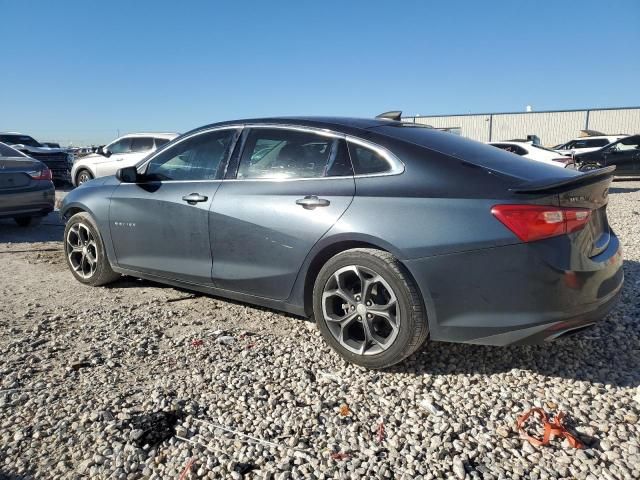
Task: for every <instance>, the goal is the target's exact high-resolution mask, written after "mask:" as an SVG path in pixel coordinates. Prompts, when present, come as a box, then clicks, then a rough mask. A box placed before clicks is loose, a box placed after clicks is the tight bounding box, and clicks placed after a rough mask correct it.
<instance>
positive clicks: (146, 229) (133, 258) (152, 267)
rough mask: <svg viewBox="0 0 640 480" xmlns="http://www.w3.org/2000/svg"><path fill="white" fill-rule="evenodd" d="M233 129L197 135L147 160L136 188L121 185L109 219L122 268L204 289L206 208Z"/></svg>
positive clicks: (217, 183)
mask: <svg viewBox="0 0 640 480" xmlns="http://www.w3.org/2000/svg"><path fill="white" fill-rule="evenodd" d="M239 132H240V129H238V128H223V129H215V130H210V131H203V132H198V133H196V134H194V135H191V136H188V137H185V138H184V139H182V140H180V141H178V142H177V143H176V144H174V145H173V146H171V147H169V148H167V149H165V150H164V151H161V152H159V153H158V154H157V155H155V156H153V157H151V158H150V159H149V161H148V162H147V163H146V164H145V165H143V166H141V167H140V169H139V170H142V171H144V173H143V174H142V178H141V180H140V181H139V182H138V183H121V184H120V185H119V186H118V187H117V188H116V190H115V191H114V193H113V195H112V197H111V204H110V208H109V220H110V231H111V238H112V241H113V245H114V249H115V253H116V259H117V263H118V265H119V266H120V267H122V268H127V269H130V270H134V271H136V272H142V273H147V274H151V275H157V276H161V277H165V278H170V279H175V280H180V281H185V282H191V283H197V284H204V285H210V284H211V244H210V240H209V209H210V207H211V204H212V201H213V198H214V196H215V194H216V191H217V190H218V187H219V186H220V182H221V177H222V169H223V168H224V166H225V164H226V161H227V157H228V155H229V152H230V151H231V149H232V148H233V145H234V143H235V141H236V140H237V138H238V136H239Z"/></svg>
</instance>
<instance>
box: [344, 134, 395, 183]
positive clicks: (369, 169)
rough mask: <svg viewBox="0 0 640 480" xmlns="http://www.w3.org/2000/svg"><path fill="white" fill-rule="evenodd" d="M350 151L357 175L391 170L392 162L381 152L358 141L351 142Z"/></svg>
mask: <svg viewBox="0 0 640 480" xmlns="http://www.w3.org/2000/svg"><path fill="white" fill-rule="evenodd" d="M349 153H350V155H351V162H352V163H353V171H354V172H355V174H356V175H371V174H374V173H385V172H389V171H391V164H390V163H389V162H388V161H387V159H386V158H385V157H383V156H382V155H381V154H380V153H378V152H376V151H375V150H372V149H371V148H367V147H363V146H362V145H358V144H357V143H353V142H349Z"/></svg>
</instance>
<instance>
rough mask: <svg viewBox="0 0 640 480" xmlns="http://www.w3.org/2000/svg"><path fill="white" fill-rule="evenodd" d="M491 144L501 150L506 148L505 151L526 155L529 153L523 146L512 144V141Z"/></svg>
mask: <svg viewBox="0 0 640 480" xmlns="http://www.w3.org/2000/svg"><path fill="white" fill-rule="evenodd" d="M491 145H493V146H494V147H497V148H499V149H500V150H504V151H505V152H511V153H515V154H516V155H526V154H527V153H529V152H527V151H526V150H525V149H524V148H522V147H521V146H519V145H511V144H510V143H492V144H491Z"/></svg>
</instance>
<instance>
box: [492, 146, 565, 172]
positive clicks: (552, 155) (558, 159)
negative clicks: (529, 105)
mask: <svg viewBox="0 0 640 480" xmlns="http://www.w3.org/2000/svg"><path fill="white" fill-rule="evenodd" d="M488 143H489V145H492V146H494V147H497V148H499V149H501V150H504V151H506V152H511V153H515V154H516V155H520V156H521V157H524V158H529V159H531V160H535V161H537V162H542V163H546V164H548V165H553V166H554V167H560V168H566V167H568V166H571V165H572V164H573V161H572V160H571V157H568V156H565V155H560V154H559V153H558V152H556V151H555V150H550V149H548V148H545V147H543V146H541V145H534V144H533V143H532V142H525V141H515V140H509V141H505V142H488Z"/></svg>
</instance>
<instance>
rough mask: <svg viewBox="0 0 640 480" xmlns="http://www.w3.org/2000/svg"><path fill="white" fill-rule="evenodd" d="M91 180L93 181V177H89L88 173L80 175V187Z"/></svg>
mask: <svg viewBox="0 0 640 480" xmlns="http://www.w3.org/2000/svg"><path fill="white" fill-rule="evenodd" d="M89 180H91V175H89V173H88V172H81V173H80V175H78V185H82V184H83V183H85V182H88V181H89Z"/></svg>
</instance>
